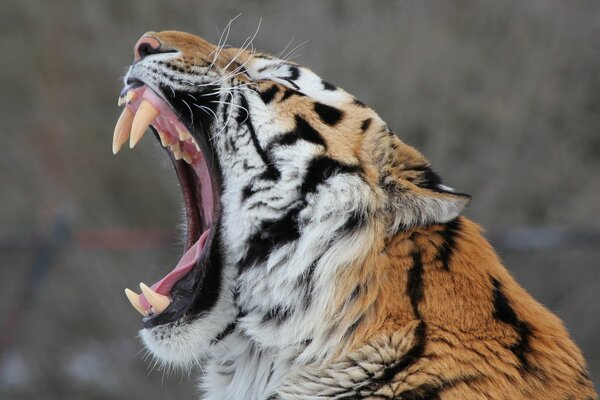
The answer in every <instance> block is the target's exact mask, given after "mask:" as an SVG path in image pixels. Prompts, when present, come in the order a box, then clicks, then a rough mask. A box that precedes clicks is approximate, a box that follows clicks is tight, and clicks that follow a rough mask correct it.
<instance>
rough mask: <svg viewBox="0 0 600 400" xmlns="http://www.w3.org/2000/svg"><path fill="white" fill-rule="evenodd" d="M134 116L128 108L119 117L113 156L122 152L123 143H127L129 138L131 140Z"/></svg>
mask: <svg viewBox="0 0 600 400" xmlns="http://www.w3.org/2000/svg"><path fill="white" fill-rule="evenodd" d="M133 116H134V114H133V112H131V110H130V109H128V108H125V109H123V112H122V113H121V115H120V116H119V119H118V120H117V124H116V125H115V131H114V133H113V143H112V152H113V154H117V153H118V152H119V150H121V147H122V146H123V143H125V142H126V141H127V138H129V133H130V132H131V124H132V123H133Z"/></svg>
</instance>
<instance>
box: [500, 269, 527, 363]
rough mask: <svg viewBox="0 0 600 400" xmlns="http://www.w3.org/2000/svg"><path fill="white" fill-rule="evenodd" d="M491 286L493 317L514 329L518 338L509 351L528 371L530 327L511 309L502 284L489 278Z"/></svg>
mask: <svg viewBox="0 0 600 400" xmlns="http://www.w3.org/2000/svg"><path fill="white" fill-rule="evenodd" d="M491 280H492V284H493V285H494V289H493V298H494V313H493V315H494V317H495V318H496V319H498V320H500V321H502V322H504V323H505V324H508V325H510V326H512V327H513V328H514V330H515V331H516V332H517V335H518V338H517V341H516V342H515V343H513V344H512V345H511V346H510V347H509V350H510V351H511V352H512V353H513V354H514V355H515V356H516V357H517V359H518V360H519V362H520V363H521V368H523V369H524V370H529V369H530V368H531V365H530V363H529V360H527V357H526V355H527V353H528V352H530V351H531V346H530V343H529V339H530V337H531V334H532V330H531V327H530V326H529V325H528V324H527V323H525V322H523V321H521V320H520V319H519V317H518V316H517V314H516V313H515V310H514V309H513V308H512V307H511V305H510V302H509V301H508V299H507V298H506V295H505V294H504V292H503V291H502V284H501V283H500V281H499V280H497V279H496V278H491Z"/></svg>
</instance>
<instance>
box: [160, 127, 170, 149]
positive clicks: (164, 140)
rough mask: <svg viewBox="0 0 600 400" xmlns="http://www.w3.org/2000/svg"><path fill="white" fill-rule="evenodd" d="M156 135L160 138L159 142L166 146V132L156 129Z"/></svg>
mask: <svg viewBox="0 0 600 400" xmlns="http://www.w3.org/2000/svg"><path fill="white" fill-rule="evenodd" d="M158 137H159V138H160V144H161V145H162V147H167V146H168V145H169V143H168V142H167V134H166V133H164V132H161V131H158Z"/></svg>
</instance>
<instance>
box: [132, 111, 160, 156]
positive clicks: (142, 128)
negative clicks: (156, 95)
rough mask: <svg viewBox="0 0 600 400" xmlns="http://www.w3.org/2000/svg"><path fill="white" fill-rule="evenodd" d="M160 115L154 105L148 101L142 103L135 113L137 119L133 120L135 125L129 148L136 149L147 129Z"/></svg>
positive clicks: (133, 125)
mask: <svg viewBox="0 0 600 400" xmlns="http://www.w3.org/2000/svg"><path fill="white" fill-rule="evenodd" d="M159 114H160V113H159V112H158V110H157V109H156V108H154V106H153V105H152V103H150V102H149V101H148V100H144V101H142V104H140V108H138V110H137V112H136V113H135V118H134V119H133V124H132V126H131V136H130V137H129V147H130V148H132V149H133V148H134V147H135V145H136V144H137V143H138V142H139V141H140V140H141V139H142V137H143V136H144V133H146V129H148V125H150V123H151V122H152V121H153V120H154V118H156V117H158V115H159Z"/></svg>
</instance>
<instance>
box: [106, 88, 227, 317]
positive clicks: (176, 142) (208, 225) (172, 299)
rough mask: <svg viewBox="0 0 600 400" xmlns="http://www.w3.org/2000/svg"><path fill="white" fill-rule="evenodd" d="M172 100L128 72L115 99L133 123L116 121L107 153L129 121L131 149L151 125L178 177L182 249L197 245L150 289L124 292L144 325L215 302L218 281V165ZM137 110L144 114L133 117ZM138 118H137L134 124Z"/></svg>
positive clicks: (206, 143)
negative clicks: (182, 208) (184, 218)
mask: <svg viewBox="0 0 600 400" xmlns="http://www.w3.org/2000/svg"><path fill="white" fill-rule="evenodd" d="M173 94H174V95H175V93H173ZM173 100H176V99H172V98H169V96H165V94H164V93H163V92H162V91H159V90H153V88H151V87H150V86H149V85H146V84H145V83H144V82H143V81H141V80H139V79H135V78H132V77H129V78H128V79H127V82H126V86H125V88H124V89H123V91H122V92H121V95H120V96H119V103H120V105H121V104H125V107H126V108H125V110H124V111H123V113H124V114H123V115H129V114H133V118H134V119H133V122H131V121H129V122H127V121H126V122H125V123H124V127H123V126H121V127H119V123H118V124H117V127H116V129H115V142H113V152H114V153H115V154H116V153H117V152H118V151H119V150H120V148H121V146H122V145H123V144H124V142H125V141H126V139H127V137H125V136H126V135H125V134H124V133H123V132H125V131H127V128H128V127H127V124H128V123H129V124H130V125H129V130H130V132H129V139H130V147H132V148H133V147H134V146H135V144H136V143H137V142H138V141H139V140H140V139H141V137H142V136H143V133H144V131H145V130H146V128H147V126H148V124H150V125H151V129H152V131H153V132H154V134H155V136H156V137H157V138H158V139H159V140H160V141H161V143H162V144H163V146H164V147H168V148H169V149H170V151H167V153H168V154H169V157H170V158H171V160H172V161H173V164H174V166H175V170H176V172H177V175H178V177H179V180H180V182H181V188H182V192H183V197H184V203H185V206H186V207H185V208H186V214H187V219H188V232H187V236H188V238H187V240H186V246H185V249H184V252H186V251H188V249H189V250H190V251H191V250H192V249H191V247H192V245H193V246H196V247H197V246H202V248H201V249H200V250H199V251H198V252H197V254H196V255H194V256H193V258H192V259H191V263H188V264H185V263H184V268H183V269H181V270H178V268H179V265H178V267H176V268H175V269H174V270H173V271H172V272H171V273H169V274H168V275H167V276H165V278H163V279H162V280H161V281H159V282H157V283H155V284H154V285H152V287H151V289H152V292H148V291H147V290H148V287H146V288H145V290H146V291H144V294H142V295H137V294H135V293H134V292H132V291H129V293H127V295H128V298H129V299H130V301H131V302H132V304H133V305H134V307H135V308H136V309H138V311H140V312H142V314H144V315H145V317H144V319H143V323H144V327H145V328H151V327H155V326H158V325H162V324H166V323H169V322H174V321H176V320H179V319H180V318H182V317H184V316H185V315H186V314H187V315H189V316H193V315H195V314H198V313H199V312H201V311H204V310H206V309H208V308H210V307H211V306H212V305H213V304H214V303H215V301H216V297H215V296H214V286H215V285H216V286H218V284H219V281H220V280H219V278H218V277H216V275H218V274H219V273H220V272H219V270H220V268H221V266H220V259H219V257H218V254H217V255H215V253H218V248H217V247H218V246H215V245H214V244H216V242H218V240H217V239H216V237H217V236H218V229H217V227H218V221H217V220H218V218H219V208H220V204H219V201H218V200H219V197H220V186H221V185H220V180H221V174H220V169H219V166H218V163H217V160H216V158H215V157H214V151H213V148H212V144H211V143H210V140H208V137H207V135H205V134H200V132H198V130H197V129H198V128H200V127H199V125H198V124H197V123H198V122H200V121H195V120H194V118H193V115H191V119H188V120H186V119H185V118H182V117H181V112H180V111H178V110H177V108H176V107H175V106H174V104H173ZM144 107H145V109H143V108H144ZM148 109H150V111H148ZM138 113H146V114H147V115H141V116H139V118H138V115H137V114H138ZM138 119H143V121H142V122H139V123H138V124H137V125H136V121H137V120H138ZM119 122H121V119H120V120H119ZM194 128H197V129H194ZM203 233H204V235H203ZM201 236H202V237H201ZM199 239H200V240H199ZM200 242H202V243H200ZM187 256H188V255H187V254H186V255H185V256H184V258H182V261H184V259H185V257H187ZM182 261H180V264H181V262H182ZM180 275H183V277H181V276H180ZM211 286H212V287H211ZM155 295H156V296H155ZM157 299H158V300H157ZM152 300H154V301H152Z"/></svg>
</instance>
